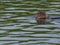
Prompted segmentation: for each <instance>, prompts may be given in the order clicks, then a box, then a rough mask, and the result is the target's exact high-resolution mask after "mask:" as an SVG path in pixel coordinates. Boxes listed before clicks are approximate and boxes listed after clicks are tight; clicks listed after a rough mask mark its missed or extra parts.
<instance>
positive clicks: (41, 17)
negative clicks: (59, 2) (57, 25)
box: [35, 12, 49, 24]
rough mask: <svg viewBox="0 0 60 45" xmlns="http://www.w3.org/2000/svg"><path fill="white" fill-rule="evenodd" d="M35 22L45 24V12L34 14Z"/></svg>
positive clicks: (46, 15) (46, 16)
mask: <svg viewBox="0 0 60 45" xmlns="http://www.w3.org/2000/svg"><path fill="white" fill-rule="evenodd" d="M35 17H36V21H37V24H46V19H47V18H48V17H49V16H48V14H47V13H46V12H38V13H36V15H35Z"/></svg>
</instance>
